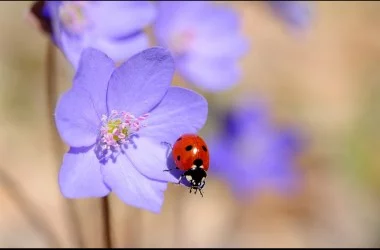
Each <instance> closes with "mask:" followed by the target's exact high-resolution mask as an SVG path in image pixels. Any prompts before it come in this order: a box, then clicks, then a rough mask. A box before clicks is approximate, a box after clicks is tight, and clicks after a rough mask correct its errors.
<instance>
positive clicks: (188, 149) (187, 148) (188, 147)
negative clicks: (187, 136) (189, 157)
mask: <svg viewBox="0 0 380 250" xmlns="http://www.w3.org/2000/svg"><path fill="white" fill-rule="evenodd" d="M192 148H193V146H191V145H189V146H187V147H186V148H185V149H186V151H190V150H191V149H192Z"/></svg>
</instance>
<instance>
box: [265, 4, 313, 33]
mask: <svg viewBox="0 0 380 250" xmlns="http://www.w3.org/2000/svg"><path fill="white" fill-rule="evenodd" d="M268 2H269V5H270V6H271V8H272V9H273V11H274V12H275V13H276V14H277V15H278V16H279V17H281V18H282V19H283V20H284V21H285V22H287V23H288V24H289V25H291V27H300V28H304V27H307V26H308V25H309V24H310V19H311V9H312V6H311V4H312V3H310V2H304V1H268Z"/></svg>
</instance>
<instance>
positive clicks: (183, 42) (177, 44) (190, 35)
mask: <svg viewBox="0 0 380 250" xmlns="http://www.w3.org/2000/svg"><path fill="white" fill-rule="evenodd" d="M194 37H195V34H194V32H193V31H192V30H184V31H182V32H178V33H176V34H174V35H173V36H172V39H171V41H170V48H171V50H172V52H173V53H174V54H175V55H183V54H185V53H186V52H187V50H188V49H189V48H190V46H191V44H192V43H193V41H194Z"/></svg>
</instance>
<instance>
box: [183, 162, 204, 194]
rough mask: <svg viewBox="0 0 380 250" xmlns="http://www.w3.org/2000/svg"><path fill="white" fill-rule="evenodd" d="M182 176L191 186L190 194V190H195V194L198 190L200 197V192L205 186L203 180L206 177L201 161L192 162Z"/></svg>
mask: <svg viewBox="0 0 380 250" xmlns="http://www.w3.org/2000/svg"><path fill="white" fill-rule="evenodd" d="M184 176H185V178H186V180H187V181H188V182H189V183H190V184H191V188H190V192H191V190H192V189H195V192H196V191H197V190H199V191H200V193H201V195H202V192H201V190H202V189H203V187H204V186H205V184H206V182H205V180H206V177H207V173H206V171H205V170H204V169H203V161H202V160H201V159H196V160H194V162H193V166H192V168H191V169H189V170H187V171H186V172H185V173H184Z"/></svg>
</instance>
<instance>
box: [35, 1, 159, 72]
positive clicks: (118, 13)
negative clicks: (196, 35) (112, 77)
mask: <svg viewBox="0 0 380 250" xmlns="http://www.w3.org/2000/svg"><path fill="white" fill-rule="evenodd" d="M43 11H44V12H45V14H40V16H44V19H48V20H50V21H51V24H50V25H51V27H52V30H53V34H52V39H53V41H54V42H55V44H56V45H57V46H58V47H59V48H60V49H61V50H62V52H63V53H64V54H65V56H66V57H67V59H68V60H69V61H70V63H71V64H72V65H73V66H74V67H75V68H77V66H78V62H79V57H80V55H81V52H82V50H83V49H84V48H86V47H92V48H96V49H98V50H100V51H102V52H104V53H106V54H107V55H108V56H109V57H111V58H112V59H113V60H114V61H116V62H121V61H124V60H126V59H127V58H129V57H130V56H132V55H134V54H136V53H138V52H140V51H142V50H144V49H146V48H147V47H148V46H149V39H148V37H147V35H146V34H145V33H144V31H143V29H144V28H145V27H146V26H148V25H149V24H150V23H152V22H153V20H154V18H155V17H156V9H155V7H154V5H153V4H152V3H150V2H149V1H45V6H44V8H43Z"/></svg>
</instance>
